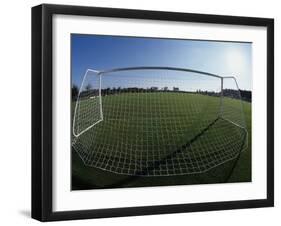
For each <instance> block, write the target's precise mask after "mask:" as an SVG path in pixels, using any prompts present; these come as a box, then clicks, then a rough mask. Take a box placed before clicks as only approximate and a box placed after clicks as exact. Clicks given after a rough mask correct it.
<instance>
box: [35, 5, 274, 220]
mask: <svg viewBox="0 0 281 226" xmlns="http://www.w3.org/2000/svg"><path fill="white" fill-rule="evenodd" d="M55 14H64V15H82V16H98V17H113V18H134V19H147V20H162V21H182V22H196V23H212V24H223V25H247V26H262V27H266V28H267V198H266V199H257V200H241V201H225V202H209V203H195V204H171V205H160V206H143V207H130V208H111V209H93V210H81V211H80V210H73V211H62V212H54V211H53V210H52V202H53V201H52V200H53V195H52V186H53V181H52V129H53V128H52V122H53V121H52V110H53V107H52V104H53V103H52V98H53V94H52V82H53V79H52V18H53V15H55ZM273 205H274V20H273V19H268V18H253V17H237V16H221V15H205V14H190V13H176V12H161V11H144V10H131V9H117V8H97V7H83V6H66V5H49V4H43V5H39V6H35V7H33V8H32V218H34V219H37V220H40V221H56V220H73V219H86V218H104V217H121V216H135V215H149V214H167V213H180V212H195V211H210V210H228V209H242V208H257V207H270V206H273Z"/></svg>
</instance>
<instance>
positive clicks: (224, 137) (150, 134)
mask: <svg viewBox="0 0 281 226" xmlns="http://www.w3.org/2000/svg"><path fill="white" fill-rule="evenodd" d="M72 105H73V106H72V108H73V113H72V115H73V117H72V123H73V124H72V129H73V138H72V146H73V148H74V149H75V151H76V152H77V153H78V154H79V156H80V157H81V159H82V161H83V162H84V164H85V165H88V166H92V167H96V168H99V169H102V170H105V171H110V172H113V173H117V174H126V175H140V176H169V175H183V174H195V173H203V172H206V171H208V170H210V169H212V168H214V167H216V166H218V165H221V164H223V163H225V162H227V161H230V160H233V159H235V158H237V157H238V156H239V154H240V153H241V151H243V150H244V149H245V148H246V147H247V142H248V141H247V139H248V133H247V129H246V123H245V116H244V111H243V105H242V100H241V95H240V91H239V87H238V84H237V81H236V79H235V77H222V76H219V75H215V74H211V73H207V72H202V71H196V70H190V69H184V68H171V67H136V68H119V69H113V70H107V71H96V70H91V69H88V70H87V71H86V73H85V75H84V78H83V82H82V85H81V87H80V90H79V93H78V96H77V98H76V99H75V100H73V101H72Z"/></svg>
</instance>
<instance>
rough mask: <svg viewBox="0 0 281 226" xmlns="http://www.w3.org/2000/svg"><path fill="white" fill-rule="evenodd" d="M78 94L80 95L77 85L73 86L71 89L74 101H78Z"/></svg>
mask: <svg viewBox="0 0 281 226" xmlns="http://www.w3.org/2000/svg"><path fill="white" fill-rule="evenodd" d="M78 93H79V90H78V87H77V86H76V85H73V86H72V88H71V94H72V100H76V99H77V97H78Z"/></svg>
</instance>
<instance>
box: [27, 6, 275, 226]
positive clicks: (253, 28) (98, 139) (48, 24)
mask: <svg viewBox="0 0 281 226" xmlns="http://www.w3.org/2000/svg"><path fill="white" fill-rule="evenodd" d="M271 206H274V19H272V18H255V17H241V16H239V17H238V16H226V15H224V16H222V15H208V14H196V13H192V14H190V13H178V12H164V11H147V10H136V9H120V8H119V9H117V8H99V7H86V6H67V5H50V4H42V5H38V6H35V7H33V8H32V211H31V212H32V217H33V218H34V219H37V220H40V221H56V220H74V219H89V218H104V217H121V216H136V215H151V214H168V213H183V212H197V211H210V210H229V209H244V208H258V207H271Z"/></svg>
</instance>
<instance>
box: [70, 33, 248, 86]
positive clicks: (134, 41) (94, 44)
mask: <svg viewBox="0 0 281 226" xmlns="http://www.w3.org/2000/svg"><path fill="white" fill-rule="evenodd" d="M71 51H72V64H71V66H72V82H73V84H76V85H78V86H79V87H80V85H81V82H82V79H83V76H84V73H85V71H86V70H87V69H88V68H91V69H96V70H107V69H111V68H120V67H137V66H163V67H164V66H168V67H181V68H190V69H195V70H200V71H206V72H210V73H214V74H218V75H221V76H235V77H236V79H237V81H238V84H239V87H240V89H246V90H252V44H251V43H237V42H218V41H199V40H177V39H157V38H136V37H122V36H103V35H83V34H82V35H80V34H72V35H71ZM125 81H126V80H125V79H124V82H125ZM119 83H120V82H119Z"/></svg>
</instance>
